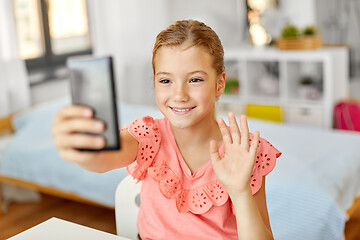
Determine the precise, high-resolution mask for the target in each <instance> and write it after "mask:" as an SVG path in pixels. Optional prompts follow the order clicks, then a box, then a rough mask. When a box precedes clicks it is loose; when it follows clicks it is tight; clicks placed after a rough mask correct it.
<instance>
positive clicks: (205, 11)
mask: <svg viewBox="0 0 360 240" xmlns="http://www.w3.org/2000/svg"><path fill="white" fill-rule="evenodd" d="M0 4H1V6H0V9H1V10H0V11H1V12H0V16H1V17H0V62H1V66H2V67H1V68H0V73H1V80H0V86H1V90H0V96H1V97H0V99H1V101H0V104H1V105H0V106H1V110H0V116H4V115H6V114H8V113H9V112H13V111H17V110H19V109H21V108H23V107H25V106H29V105H33V104H36V103H39V102H42V101H45V100H47V99H49V98H55V97H59V96H62V95H65V94H67V93H68V86H67V78H68V73H67V71H66V69H65V68H64V66H65V65H64V64H65V60H66V58H67V57H69V56H71V55H79V54H97V55H104V54H111V55H113V56H114V57H115V61H116V77H117V81H118V84H117V85H118V90H119V96H120V99H121V100H123V101H125V102H129V103H137V104H154V100H153V93H152V91H150V90H149V89H152V81H151V79H152V73H151V50H152V46H153V44H154V39H155V37H156V35H157V33H158V32H159V31H161V30H162V29H163V28H165V27H166V26H168V25H169V24H171V23H172V22H173V21H175V20H179V19H189V18H191V19H197V20H201V21H203V22H205V23H206V24H208V25H209V26H211V27H212V28H213V29H214V30H215V31H216V32H217V33H218V35H219V36H220V38H221V40H222V42H223V45H224V48H225V49H230V48H241V47H248V48H253V47H258V46H257V45H265V46H269V45H271V44H272V43H273V42H274V40H275V39H277V38H278V37H280V36H281V31H282V29H283V28H284V26H285V25H287V24H293V25H296V26H298V27H299V28H303V27H305V26H309V25H311V26H316V27H317V29H318V31H319V33H320V34H321V37H322V42H323V45H332V46H346V48H347V49H349V53H350V54H349V64H348V66H347V67H348V69H349V81H351V82H359V81H360V2H359V1H356V0H341V1H338V0H303V1H297V0H286V1H281V0H248V1H244V0H226V1H221V2H220V1H217V0H197V1H190V0H182V1H178V0H173V1H165V0H151V1H141V0H135V1H124V0H121V1H118V0H106V1H96V0H3V1H1V3H0ZM254 19H255V20H256V21H255V22H257V23H260V24H253V26H252V28H250V27H251V24H250V23H253V22H254ZM249 29H251V31H252V32H251V33H250V31H249ZM252 36H256V37H253V38H252ZM269 39H270V40H269ZM49 85H52V86H53V87H54V86H56V87H54V89H56V90H43V89H44V88H46V87H47V86H49ZM354 85H355V86H356V88H355V89H356V91H355V93H354V94H352V95H356V93H357V92H358V90H360V89H359V87H358V84H356V83H354ZM46 89H47V88H46ZM350 89H354V88H350ZM350 94H351V93H349V95H350Z"/></svg>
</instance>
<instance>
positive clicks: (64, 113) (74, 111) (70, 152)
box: [51, 105, 105, 164]
mask: <svg viewBox="0 0 360 240" xmlns="http://www.w3.org/2000/svg"><path fill="white" fill-rule="evenodd" d="M104 129H105V126H104V123H103V122H101V121H99V120H96V119H94V118H93V113H92V111H91V109H89V108H86V107H83V106H75V105H71V106H65V107H63V108H62V109H61V110H60V111H59V112H58V113H57V114H56V116H55V121H54V124H53V126H52V129H51V133H52V135H53V137H54V140H55V146H56V148H57V149H58V150H59V152H60V155H61V157H62V158H63V159H65V160H67V161H70V162H76V163H79V164H82V163H85V162H87V161H91V160H92V159H93V158H94V157H95V156H96V155H97V153H95V152H86V151H79V150H76V148H86V149H101V148H103V146H104V145H105V139H104V138H103V137H101V136H93V135H89V134H84V133H82V132H89V133H101V132H103V131H104Z"/></svg>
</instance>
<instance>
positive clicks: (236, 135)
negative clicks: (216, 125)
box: [228, 112, 241, 144]
mask: <svg viewBox="0 0 360 240" xmlns="http://www.w3.org/2000/svg"><path fill="white" fill-rule="evenodd" d="M228 118H229V123H230V129H231V137H232V141H233V143H237V144H240V141H241V139H240V138H241V135H240V130H239V126H238V124H237V121H236V118H235V115H234V113H232V112H230V113H229V114H228Z"/></svg>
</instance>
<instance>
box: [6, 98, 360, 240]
mask: <svg viewBox="0 0 360 240" xmlns="http://www.w3.org/2000/svg"><path fill="white" fill-rule="evenodd" d="M69 103H70V100H69V98H68V97H66V98H62V99H58V100H56V101H53V102H50V103H46V104H45V105H42V106H37V107H36V108H33V109H31V110H30V111H25V112H22V113H19V114H16V115H14V116H13V117H12V118H9V119H11V120H10V123H11V124H8V125H9V127H10V125H11V126H12V127H13V129H14V133H13V134H11V135H10V136H9V135H7V137H0V181H1V182H6V183H11V184H15V185H19V186H25V187H28V188H33V189H37V190H39V191H41V192H44V193H48V194H53V195H56V196H61V197H64V198H70V199H73V200H77V201H83V202H87V203H90V204H96V205H100V206H105V207H109V208H113V207H114V205H115V203H114V201H115V200H114V195H115V190H116V187H117V185H118V183H119V182H120V181H121V180H122V179H123V178H124V177H125V176H127V173H126V171H125V169H116V170H113V171H110V172H107V173H102V174H99V173H92V172H88V171H85V170H83V169H81V168H80V167H78V166H77V165H75V164H72V163H68V162H65V161H63V160H62V159H61V158H60V156H59V154H58V152H57V151H56V149H55V147H54V145H53V140H52V137H51V134H50V128H51V125H52V122H53V118H54V115H55V114H56V112H57V111H58V110H59V109H60V108H61V107H62V106H64V105H66V104H69ZM119 108H120V116H121V117H120V125H121V126H125V125H126V124H128V123H130V122H131V121H133V120H134V119H136V118H138V117H140V116H144V115H150V116H153V117H155V118H158V117H162V115H161V114H160V113H159V112H158V111H157V110H156V109H155V108H153V107H144V106H132V105H126V104H121V105H120V107H119ZM0 126H3V127H4V126H6V124H0ZM249 127H250V130H251V131H255V130H260V133H261V136H262V137H264V138H266V139H267V140H269V141H270V142H271V143H272V144H274V145H275V146H276V147H277V148H278V149H279V150H280V151H282V153H283V155H282V156H281V157H280V158H279V159H278V161H277V165H276V168H275V170H274V171H273V172H272V173H271V174H270V175H269V176H268V177H267V182H266V192H267V203H268V209H269V215H270V221H271V225H272V229H273V232H274V236H275V238H276V239H294V240H296V239H301V240H302V239H344V229H345V224H346V222H347V220H348V219H349V216H352V214H353V213H354V211H355V210H356V209H357V208H358V206H359V205H360V204H359V202H360V201H359V199H360V198H359V196H360V174H359V173H360V154H359V147H360V133H357V132H344V131H339V130H329V129H320V128H315V127H308V126H307V127H305V126H299V125H291V124H279V123H272V122H266V121H260V120H255V119H249Z"/></svg>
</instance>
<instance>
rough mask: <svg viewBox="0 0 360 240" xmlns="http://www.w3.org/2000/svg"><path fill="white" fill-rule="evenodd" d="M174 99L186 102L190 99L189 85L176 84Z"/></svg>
mask: <svg viewBox="0 0 360 240" xmlns="http://www.w3.org/2000/svg"><path fill="white" fill-rule="evenodd" d="M173 96H174V100H175V101H179V102H184V101H188V100H189V94H188V90H187V86H186V85H184V84H179V85H178V86H175V89H174V92H173Z"/></svg>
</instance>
